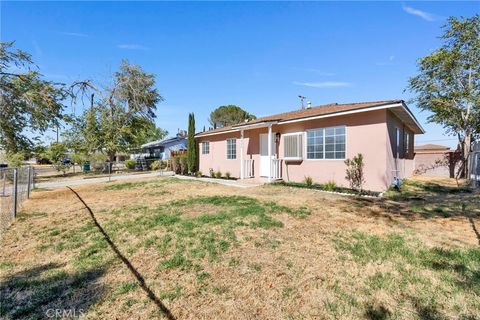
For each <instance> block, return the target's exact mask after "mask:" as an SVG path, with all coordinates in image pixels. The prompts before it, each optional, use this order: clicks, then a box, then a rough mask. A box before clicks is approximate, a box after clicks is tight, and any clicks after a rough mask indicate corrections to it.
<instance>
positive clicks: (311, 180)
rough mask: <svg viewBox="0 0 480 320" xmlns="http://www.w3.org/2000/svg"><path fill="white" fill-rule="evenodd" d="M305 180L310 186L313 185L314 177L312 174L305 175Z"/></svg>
mask: <svg viewBox="0 0 480 320" xmlns="http://www.w3.org/2000/svg"><path fill="white" fill-rule="evenodd" d="M304 182H305V184H306V185H307V187H309V188H310V187H312V186H313V179H312V177H310V176H308V177H305V180H304Z"/></svg>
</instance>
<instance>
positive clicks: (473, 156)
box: [469, 140, 480, 188]
mask: <svg viewBox="0 0 480 320" xmlns="http://www.w3.org/2000/svg"><path fill="white" fill-rule="evenodd" d="M469 171H470V179H471V181H472V185H473V186H476V187H479V188H480V140H478V141H475V142H474V143H473V146H472V152H471V153H470V170H469Z"/></svg>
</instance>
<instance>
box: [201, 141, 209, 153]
mask: <svg viewBox="0 0 480 320" xmlns="http://www.w3.org/2000/svg"><path fill="white" fill-rule="evenodd" d="M207 144H208V152H205V145H207ZM202 154H210V141H202Z"/></svg>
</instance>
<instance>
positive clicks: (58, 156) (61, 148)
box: [46, 142, 68, 163]
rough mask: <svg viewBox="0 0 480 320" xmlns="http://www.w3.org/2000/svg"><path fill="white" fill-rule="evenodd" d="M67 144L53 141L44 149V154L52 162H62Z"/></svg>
mask: <svg viewBox="0 0 480 320" xmlns="http://www.w3.org/2000/svg"><path fill="white" fill-rule="evenodd" d="M67 151H68V150H67V145H66V144H65V143H64V142H53V143H52V144H51V145H50V146H49V147H48V148H47V150H46V155H47V157H48V159H49V160H50V161H51V162H52V163H58V162H62V161H63V159H64V158H65V154H66V153H67Z"/></svg>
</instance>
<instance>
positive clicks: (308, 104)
mask: <svg viewBox="0 0 480 320" xmlns="http://www.w3.org/2000/svg"><path fill="white" fill-rule="evenodd" d="M311 108H312V102H310V101H307V109H311Z"/></svg>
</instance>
